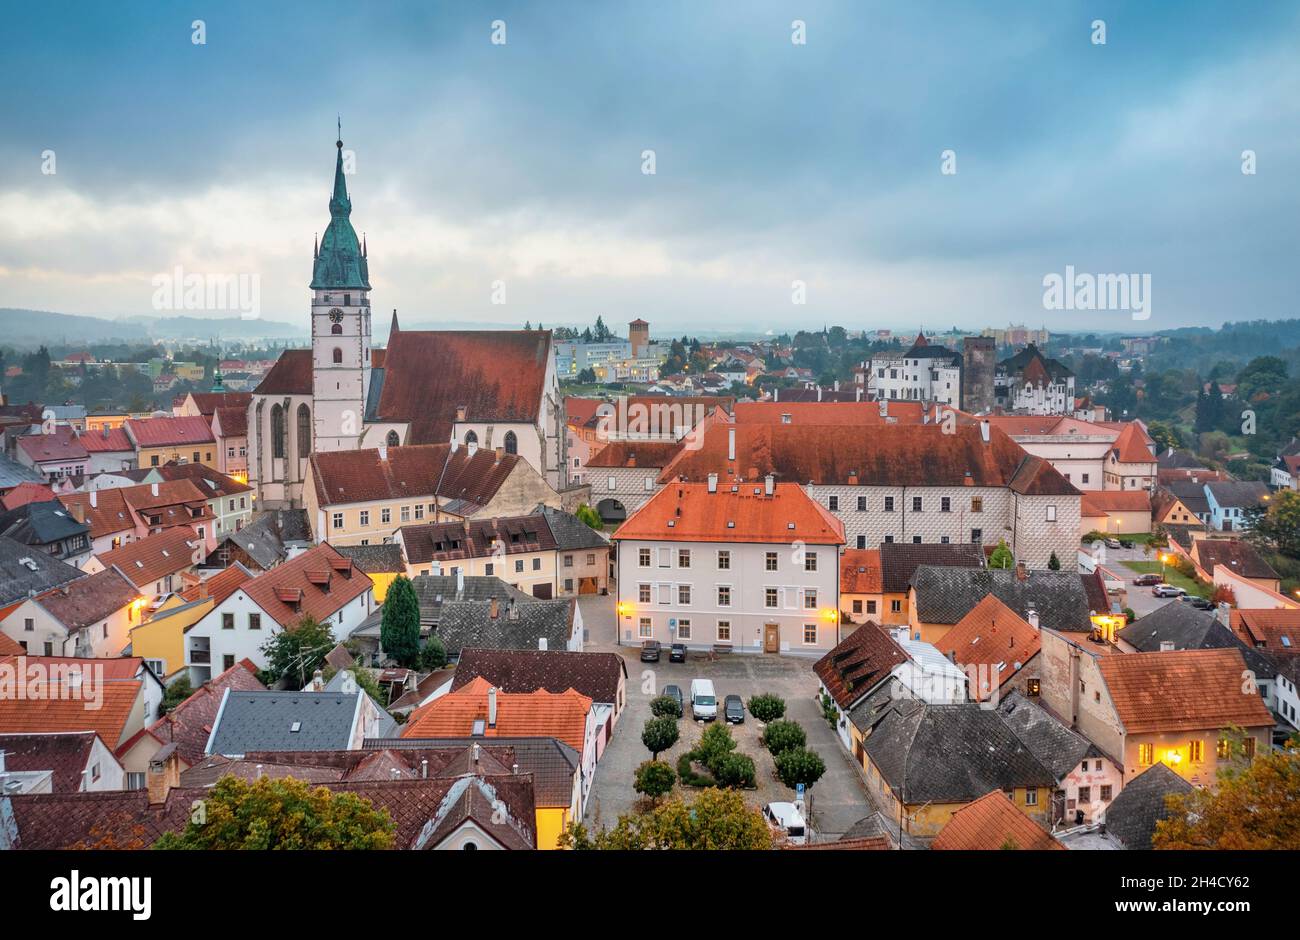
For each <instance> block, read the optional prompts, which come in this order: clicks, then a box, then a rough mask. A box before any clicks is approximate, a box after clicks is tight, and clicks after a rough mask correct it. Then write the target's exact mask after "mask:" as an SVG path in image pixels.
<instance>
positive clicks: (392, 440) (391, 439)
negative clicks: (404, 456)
mask: <svg viewBox="0 0 1300 940" xmlns="http://www.w3.org/2000/svg"><path fill="white" fill-rule="evenodd" d="M400 443H402V439H401V438H400V437H398V436H397V432H396V431H389V432H388V446H389V447H396V446H397V445H398V444H400Z"/></svg>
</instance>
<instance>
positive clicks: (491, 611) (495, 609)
mask: <svg viewBox="0 0 1300 940" xmlns="http://www.w3.org/2000/svg"><path fill="white" fill-rule="evenodd" d="M500 612H501V608H500V605H499V603H498V602H497V599H496V598H495V597H494V598H492V600H490V601H488V616H489V617H491V618H492V619H493V620H496V619H497V614H499V613H500Z"/></svg>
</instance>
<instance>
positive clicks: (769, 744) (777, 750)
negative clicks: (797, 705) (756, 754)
mask: <svg viewBox="0 0 1300 940" xmlns="http://www.w3.org/2000/svg"><path fill="white" fill-rule="evenodd" d="M807 743H808V735H807V734H806V733H805V732H804V730H803V726H802V725H800V724H799V723H798V722H797V721H784V720H782V721H774V722H772V723H771V724H770V725H768V726H767V728H766V729H765V730H764V731H763V746H764V747H765V748H767V750H768V752H769V753H771V754H772V756H773V757H775V756H776V755H778V754H781V753H784V752H785V751H789V750H792V749H794V748H800V747H804V746H805V745H806V744H807Z"/></svg>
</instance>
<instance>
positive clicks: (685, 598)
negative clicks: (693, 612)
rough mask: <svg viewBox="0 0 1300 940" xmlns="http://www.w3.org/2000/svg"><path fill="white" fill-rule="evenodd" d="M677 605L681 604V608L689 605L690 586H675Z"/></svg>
mask: <svg viewBox="0 0 1300 940" xmlns="http://www.w3.org/2000/svg"><path fill="white" fill-rule="evenodd" d="M677 603H679V604H681V605H682V606H683V607H686V606H689V605H690V603H691V586H690V585H689V584H679V585H677Z"/></svg>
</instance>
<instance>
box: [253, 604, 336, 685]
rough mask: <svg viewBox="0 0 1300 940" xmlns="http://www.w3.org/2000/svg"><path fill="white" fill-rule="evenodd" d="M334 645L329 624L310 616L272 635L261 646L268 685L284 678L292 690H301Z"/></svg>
mask: <svg viewBox="0 0 1300 940" xmlns="http://www.w3.org/2000/svg"><path fill="white" fill-rule="evenodd" d="M334 646H335V642H334V633H333V631H331V630H330V628H329V625H328V624H324V623H321V622H320V621H318V620H317V619H316V618H315V617H311V616H307V617H303V618H302V619H301V620H299V621H298V622H297V623H296V624H294V625H293V626H291V627H289V628H288V629H287V630H281V631H280V632H279V633H276V634H273V635H272V636H271V638H270V639H268V640H267V641H266V642H265V643H263V644H262V653H263V655H264V656H265V657H266V670H265V674H266V677H267V679H268V680H269V681H268V684H274V683H276V682H279V681H280V680H281V679H284V680H285V682H286V683H287V684H288V685H289V686H290V687H291V688H294V689H301V688H302V687H303V686H304V685H306V684H307V680H308V679H309V678H310V677H311V675H312V673H314V672H315V671H316V670H317V669H320V668H321V666H322V665H323V664H324V662H325V656H326V654H327V653H329V651H330V650H332V649H333V648H334Z"/></svg>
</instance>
